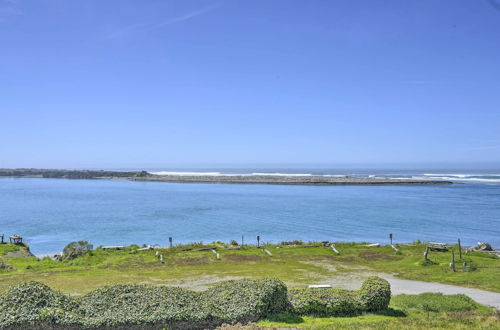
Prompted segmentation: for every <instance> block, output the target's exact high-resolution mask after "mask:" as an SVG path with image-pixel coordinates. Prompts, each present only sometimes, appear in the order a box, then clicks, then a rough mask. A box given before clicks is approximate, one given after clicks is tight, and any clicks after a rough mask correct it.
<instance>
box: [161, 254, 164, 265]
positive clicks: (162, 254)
mask: <svg viewBox="0 0 500 330" xmlns="http://www.w3.org/2000/svg"><path fill="white" fill-rule="evenodd" d="M160 262H161V263H164V261H163V254H160Z"/></svg>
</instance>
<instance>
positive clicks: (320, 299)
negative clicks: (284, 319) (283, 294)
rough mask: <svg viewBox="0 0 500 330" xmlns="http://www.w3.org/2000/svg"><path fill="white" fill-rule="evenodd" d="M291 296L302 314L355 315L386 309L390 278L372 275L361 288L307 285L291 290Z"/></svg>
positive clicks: (296, 310) (297, 311) (295, 309)
mask: <svg viewBox="0 0 500 330" xmlns="http://www.w3.org/2000/svg"><path fill="white" fill-rule="evenodd" d="M288 298H289V300H290V302H291V304H292V306H293V309H294V312H295V313H296V314H299V315H314V316H336V315H354V314H359V313H360V312H365V311H367V312H368V311H379V310H384V309H386V308H387V307H388V306H389V301H390V300H391V288H390V285H389V282H387V281H386V280H384V279H382V278H379V277H375V276H374V277H370V278H368V279H367V280H366V281H365V282H363V285H362V286H361V289H360V290H357V291H347V290H341V289H317V288H304V289H295V290H289V292H288Z"/></svg>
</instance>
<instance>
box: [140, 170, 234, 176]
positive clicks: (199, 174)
mask: <svg viewBox="0 0 500 330" xmlns="http://www.w3.org/2000/svg"><path fill="white" fill-rule="evenodd" d="M150 173H151V174H155V175H186V176H203V175H210V176H218V175H221V176H222V175H235V174H224V173H221V172H170V171H159V172H150Z"/></svg>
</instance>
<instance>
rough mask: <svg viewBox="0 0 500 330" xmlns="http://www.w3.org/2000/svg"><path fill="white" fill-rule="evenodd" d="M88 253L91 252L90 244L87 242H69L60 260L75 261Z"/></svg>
mask: <svg viewBox="0 0 500 330" xmlns="http://www.w3.org/2000/svg"><path fill="white" fill-rule="evenodd" d="M89 251H92V244H89V242H87V241H78V242H71V243H69V244H68V245H66V246H65V247H64V249H63V254H62V258H63V260H72V259H76V258H78V257H80V256H83V255H84V254H85V253H87V252H89Z"/></svg>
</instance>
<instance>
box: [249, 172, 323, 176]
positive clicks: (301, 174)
mask: <svg viewBox="0 0 500 330" xmlns="http://www.w3.org/2000/svg"><path fill="white" fill-rule="evenodd" d="M251 175H270V176H313V175H312V174H311V173H252V174H251Z"/></svg>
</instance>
